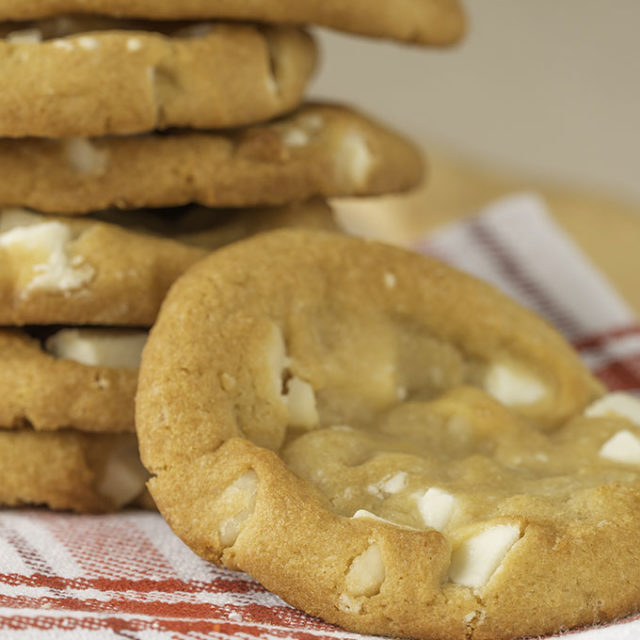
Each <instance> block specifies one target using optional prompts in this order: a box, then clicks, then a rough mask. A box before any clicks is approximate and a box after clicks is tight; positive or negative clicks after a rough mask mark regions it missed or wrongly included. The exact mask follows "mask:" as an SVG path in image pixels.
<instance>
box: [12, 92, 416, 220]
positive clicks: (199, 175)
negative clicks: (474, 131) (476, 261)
mask: <svg viewBox="0 0 640 640" xmlns="http://www.w3.org/2000/svg"><path fill="white" fill-rule="evenodd" d="M422 173H423V162H422V158H421V156H420V152H419V151H418V150H417V149H416V148H415V147H414V146H413V145H412V144H411V143H410V142H409V141H407V140H405V139H404V138H403V137H401V136H400V135H398V134H396V133H394V132H392V131H390V130H389V129H387V128H386V127H383V126H382V125H380V124H378V123H377V122H375V121H373V120H371V119H369V118H367V117H365V116H363V115H361V114H359V113H358V112H356V111H353V110H351V109H347V108H343V107H338V106H330V105H319V104H311V105H307V106H305V107H303V108H302V109H300V110H299V111H298V112H296V113H295V114H292V115H290V116H287V117H285V118H283V119H281V120H279V121H277V122H275V123H270V124H267V125H262V126H258V127H251V128H248V129H246V130H240V131H236V132H233V133H226V134H225V133H202V132H200V133H172V134H167V135H147V136H140V137H125V138H103V139H96V140H85V139H68V140H59V141H57V140H36V139H28V140H20V141H18V140H8V139H5V140H0V175H2V176H3V178H4V179H3V180H2V182H1V183H0V206H5V207H13V206H24V207H29V208H32V209H37V210H39V211H46V212H51V213H56V212H65V213H67V214H77V213H87V212H90V211H97V210H100V209H108V208H111V207H118V208H121V209H137V208H143V207H162V206H172V205H183V204H187V203H190V202H197V203H200V204H203V205H206V206H209V207H251V206H261V205H281V204H287V203H291V202H296V201H303V200H307V199H308V198H310V197H312V196H314V195H318V196H324V197H334V196H360V195H377V194H382V193H388V192H397V191H404V190H406V189H409V188H411V187H413V186H416V185H417V184H418V183H419V182H420V180H421V178H422Z"/></svg>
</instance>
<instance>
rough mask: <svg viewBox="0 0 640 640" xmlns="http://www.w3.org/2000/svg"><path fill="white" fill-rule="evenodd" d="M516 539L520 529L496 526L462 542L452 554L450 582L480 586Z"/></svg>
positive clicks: (493, 571)
mask: <svg viewBox="0 0 640 640" xmlns="http://www.w3.org/2000/svg"><path fill="white" fill-rule="evenodd" d="M519 538H520V527H518V526H517V525H514V524H499V525H497V526H495V527H490V528H489V529H485V530H484V531H483V532H482V533H479V534H477V535H475V536H473V537H471V538H469V539H468V540H465V541H464V542H463V543H462V544H461V545H460V546H459V547H458V548H457V549H455V550H454V551H453V553H452V554H451V566H450V567H449V579H450V580H451V582H455V583H456V584H460V585H463V586H465V587H473V588H475V589H477V588H480V587H483V586H484V585H486V584H487V582H489V579H490V578H491V576H492V575H493V574H494V573H495V572H496V570H497V569H498V567H499V566H500V565H501V564H502V561H503V560H504V558H505V556H506V555H507V553H508V552H509V551H510V550H511V547H513V545H514V544H515V543H516V541H517V540H518V539H519Z"/></svg>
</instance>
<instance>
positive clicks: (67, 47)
mask: <svg viewBox="0 0 640 640" xmlns="http://www.w3.org/2000/svg"><path fill="white" fill-rule="evenodd" d="M52 46H53V47H54V48H55V49H60V50H61V51H73V50H74V49H75V46H74V45H73V43H72V42H69V41H68V40H54V41H53V42H52Z"/></svg>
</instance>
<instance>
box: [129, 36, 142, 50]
mask: <svg viewBox="0 0 640 640" xmlns="http://www.w3.org/2000/svg"><path fill="white" fill-rule="evenodd" d="M140 49H142V40H140V38H129V39H128V40H127V51H130V52H131V53H135V52H136V51H140Z"/></svg>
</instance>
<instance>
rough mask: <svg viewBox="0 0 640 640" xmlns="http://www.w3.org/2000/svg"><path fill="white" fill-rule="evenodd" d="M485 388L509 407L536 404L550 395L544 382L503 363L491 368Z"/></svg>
mask: <svg viewBox="0 0 640 640" xmlns="http://www.w3.org/2000/svg"><path fill="white" fill-rule="evenodd" d="M484 386H485V389H486V391H487V393H489V395H491V396H493V397H494V398H495V399H496V400H498V401H499V402H501V403H502V404H504V405H506V406H507V407H518V406H526V405H531V404H535V403H536V402H538V401H540V400H542V399H543V398H544V397H545V396H546V395H547V393H548V391H547V387H546V386H545V384H544V383H543V382H542V380H540V379H539V378H537V377H536V376H534V375H532V374H530V373H529V372H527V371H524V370H521V369H516V368H515V367H513V366H509V365H507V364H504V363H502V362H496V363H494V364H492V365H491V366H490V367H489V369H488V371H487V373H486V375H485V379H484Z"/></svg>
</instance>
